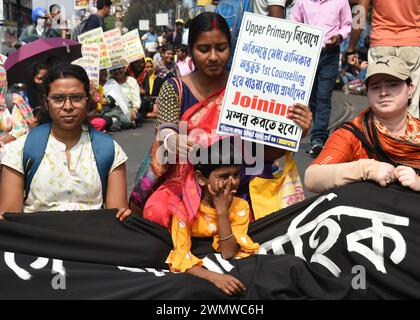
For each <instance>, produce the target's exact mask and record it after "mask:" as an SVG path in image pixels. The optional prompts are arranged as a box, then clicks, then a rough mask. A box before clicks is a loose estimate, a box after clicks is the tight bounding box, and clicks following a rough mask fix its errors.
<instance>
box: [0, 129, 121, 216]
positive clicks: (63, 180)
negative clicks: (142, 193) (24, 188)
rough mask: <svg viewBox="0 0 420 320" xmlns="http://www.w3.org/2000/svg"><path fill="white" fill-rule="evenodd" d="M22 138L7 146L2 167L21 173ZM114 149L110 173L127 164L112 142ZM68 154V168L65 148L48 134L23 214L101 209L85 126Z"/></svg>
mask: <svg viewBox="0 0 420 320" xmlns="http://www.w3.org/2000/svg"><path fill="white" fill-rule="evenodd" d="M26 137H27V135H24V136H22V137H20V138H19V139H17V140H15V141H13V142H11V143H8V144H7V145H6V152H5V154H4V157H3V159H2V165H4V166H7V167H9V168H12V169H14V170H16V171H18V172H20V173H22V174H24V170H23V146H24V145H25V141H26ZM114 148H115V156H114V162H113V164H112V167H111V171H110V172H112V171H113V170H115V169H116V168H117V167H118V166H119V165H121V164H123V163H125V162H126V161H127V156H126V154H125V153H124V151H123V150H122V148H121V147H120V146H119V145H118V143H116V142H115V141H114ZM70 154H71V157H70V158H71V163H70V166H68V164H67V157H66V145H65V144H64V143H62V142H60V141H58V140H57V139H55V138H54V137H53V136H52V135H50V138H49V139H48V143H47V147H46V149H45V155H44V157H43V158H42V161H41V164H40V165H39V167H38V170H37V171H36V173H35V175H34V177H33V180H32V183H31V189H30V191H29V195H28V197H27V199H26V201H25V203H24V208H23V210H24V212H35V211H65V210H97V209H100V208H101V207H102V204H103V201H102V184H101V178H100V176H99V172H98V169H97V166H96V161H95V157H94V155H93V149H92V145H91V142H90V139H89V132H88V131H87V127H86V126H84V127H83V131H82V135H81V136H80V140H79V142H78V143H77V144H76V145H75V146H74V147H73V148H72V149H71V150H70ZM69 168H70V170H69Z"/></svg>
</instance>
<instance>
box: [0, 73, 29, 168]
mask: <svg viewBox="0 0 420 320" xmlns="http://www.w3.org/2000/svg"><path fill="white" fill-rule="evenodd" d="M6 95H7V77H6V70H5V69H4V68H3V67H2V66H0V162H1V158H2V156H3V152H4V146H5V145H6V144H7V143H9V142H12V141H14V140H16V139H17V138H19V137H21V136H23V135H24V134H25V133H28V132H29V130H30V129H31V128H32V127H33V126H34V125H35V124H36V121H35V118H34V115H33V113H32V109H31V107H30V106H29V104H28V103H27V102H26V101H25V100H24V99H23V98H22V97H21V96H19V95H18V94H15V93H11V101H10V106H9V105H8V102H7V98H6Z"/></svg>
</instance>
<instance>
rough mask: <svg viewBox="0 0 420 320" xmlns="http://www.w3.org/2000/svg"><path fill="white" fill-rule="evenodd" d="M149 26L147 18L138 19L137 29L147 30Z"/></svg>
mask: <svg viewBox="0 0 420 320" xmlns="http://www.w3.org/2000/svg"><path fill="white" fill-rule="evenodd" d="M149 28H150V26H149V20H139V30H141V31H148V30H149Z"/></svg>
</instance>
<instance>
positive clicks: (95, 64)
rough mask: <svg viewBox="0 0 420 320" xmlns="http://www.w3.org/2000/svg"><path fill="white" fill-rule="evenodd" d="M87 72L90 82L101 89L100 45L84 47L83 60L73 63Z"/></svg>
mask: <svg viewBox="0 0 420 320" xmlns="http://www.w3.org/2000/svg"><path fill="white" fill-rule="evenodd" d="M72 63H73V64H76V65H78V66H81V67H82V68H83V69H85V70H86V73H87V75H88V77H89V80H90V81H92V82H93V84H94V86H95V87H96V88H99V70H100V49H99V44H98V43H89V44H84V45H82V58H80V59H77V60H76V61H73V62H72Z"/></svg>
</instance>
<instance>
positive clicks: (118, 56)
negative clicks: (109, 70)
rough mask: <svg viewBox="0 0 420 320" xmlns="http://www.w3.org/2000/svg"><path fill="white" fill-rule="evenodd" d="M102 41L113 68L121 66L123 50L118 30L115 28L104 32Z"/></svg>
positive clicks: (123, 57)
mask: <svg viewBox="0 0 420 320" xmlns="http://www.w3.org/2000/svg"><path fill="white" fill-rule="evenodd" d="M104 39H105V44H106V47H107V49H108V53H109V57H110V59H111V64H112V65H113V66H115V65H118V64H122V63H123V62H124V60H125V49H124V42H123V40H122V37H121V31H120V29H118V28H116V29H112V30H109V31H106V32H104Z"/></svg>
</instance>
